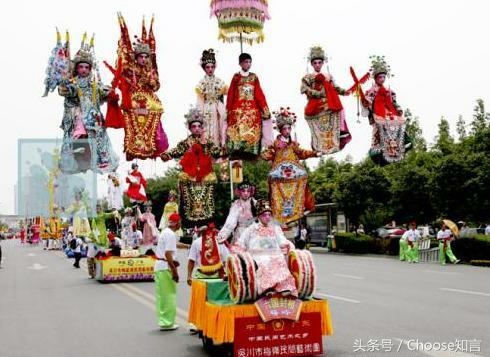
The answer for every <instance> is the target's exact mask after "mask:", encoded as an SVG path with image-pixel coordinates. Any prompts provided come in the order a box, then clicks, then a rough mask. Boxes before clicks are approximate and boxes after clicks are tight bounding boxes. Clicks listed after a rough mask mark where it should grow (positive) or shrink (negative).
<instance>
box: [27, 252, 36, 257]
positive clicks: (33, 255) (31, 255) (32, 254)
mask: <svg viewBox="0 0 490 357" xmlns="http://www.w3.org/2000/svg"><path fill="white" fill-rule="evenodd" d="M27 256H28V257H35V256H36V254H34V253H29V254H27Z"/></svg>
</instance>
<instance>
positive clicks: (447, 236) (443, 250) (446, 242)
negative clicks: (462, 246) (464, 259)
mask: <svg viewBox="0 0 490 357" xmlns="http://www.w3.org/2000/svg"><path fill="white" fill-rule="evenodd" d="M452 235H453V234H452V232H451V230H450V229H449V228H447V227H446V224H445V223H444V222H442V225H441V230H440V231H439V232H437V240H438V241H439V262H440V263H441V265H446V256H447V257H448V258H449V260H450V261H451V263H453V264H458V263H459V259H457V258H456V257H455V256H454V254H453V251H452V250H451V237H452Z"/></svg>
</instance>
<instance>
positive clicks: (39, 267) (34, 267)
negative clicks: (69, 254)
mask: <svg viewBox="0 0 490 357" xmlns="http://www.w3.org/2000/svg"><path fill="white" fill-rule="evenodd" d="M27 268H28V269H32V270H43V269H46V268H47V267H46V266H44V265H41V264H39V263H34V264H32V266H30V267H27Z"/></svg>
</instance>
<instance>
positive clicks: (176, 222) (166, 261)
mask: <svg viewBox="0 0 490 357" xmlns="http://www.w3.org/2000/svg"><path fill="white" fill-rule="evenodd" d="M179 228H180V216H179V214H178V213H172V214H171V215H170V217H169V218H168V227H166V228H165V229H164V230H163V231H162V234H161V235H160V237H159V238H158V243H157V248H156V258H157V259H158V260H157V261H156V263H155V267H154V271H155V295H156V310H157V318H158V325H159V326H160V330H161V331H171V330H176V329H178V328H179V326H178V325H177V324H176V323H175V317H176V314H177V283H178V282H179V273H178V271H177V267H178V266H179V264H178V262H177V261H176V260H175V256H176V253H177V240H178V236H177V235H176V234H175V231H177V230H178V229H179Z"/></svg>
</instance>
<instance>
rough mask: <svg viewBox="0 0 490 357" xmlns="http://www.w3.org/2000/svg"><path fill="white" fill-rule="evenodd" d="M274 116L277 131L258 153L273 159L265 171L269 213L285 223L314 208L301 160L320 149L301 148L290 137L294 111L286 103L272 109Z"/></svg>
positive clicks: (294, 117)
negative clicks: (268, 145) (268, 169)
mask: <svg viewBox="0 0 490 357" xmlns="http://www.w3.org/2000/svg"><path fill="white" fill-rule="evenodd" d="M274 116H275V118H276V125H277V129H278V130H279V133H280V134H279V135H278V136H277V138H276V140H274V143H273V144H272V145H271V146H270V147H269V148H267V150H265V151H264V152H263V153H262V155H261V156H262V158H263V159H264V160H267V161H272V168H271V171H270V172H269V175H268V181H269V195H270V199H271V203H272V213H273V216H274V219H276V220H277V221H278V222H279V223H280V224H281V225H284V224H286V223H288V222H292V221H297V220H299V219H300V218H302V217H303V216H304V214H305V213H308V212H310V211H312V210H314V209H315V200H314V197H313V194H312V193H311V191H310V189H309V187H308V172H307V171H306V168H305V167H304V166H303V164H302V163H301V161H300V160H305V159H308V158H310V157H318V156H321V154H322V153H321V152H315V151H311V150H305V149H301V148H300V147H299V144H298V143H297V142H296V141H294V140H292V138H291V129H292V126H293V125H294V123H295V122H296V115H295V114H294V113H293V112H291V111H290V110H289V107H288V108H281V109H280V110H279V111H278V112H274ZM305 210H306V211H305Z"/></svg>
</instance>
